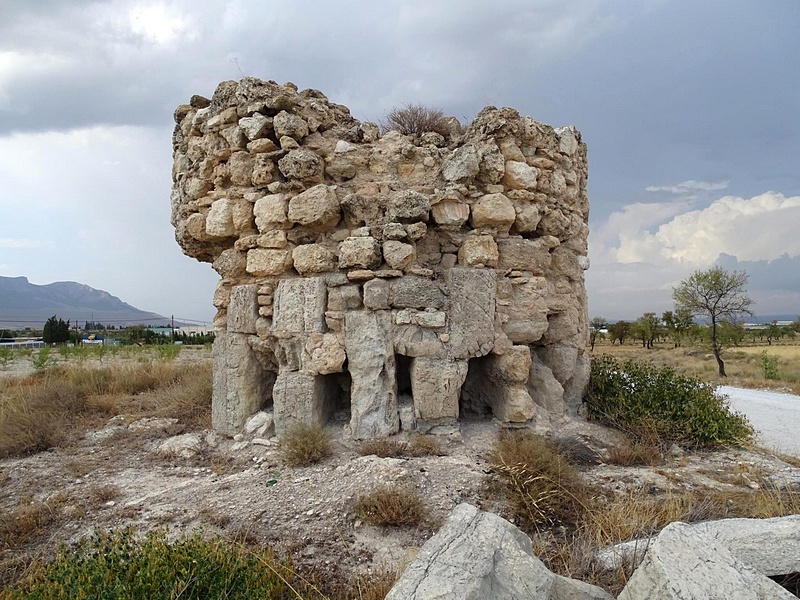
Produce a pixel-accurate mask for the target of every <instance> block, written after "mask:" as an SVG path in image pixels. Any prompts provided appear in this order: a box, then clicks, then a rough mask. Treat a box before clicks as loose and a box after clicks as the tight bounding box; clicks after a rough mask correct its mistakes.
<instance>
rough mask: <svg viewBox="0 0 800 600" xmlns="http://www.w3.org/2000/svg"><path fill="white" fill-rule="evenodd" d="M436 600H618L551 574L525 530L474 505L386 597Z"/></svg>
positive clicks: (458, 512) (453, 519) (448, 525)
mask: <svg viewBox="0 0 800 600" xmlns="http://www.w3.org/2000/svg"><path fill="white" fill-rule="evenodd" d="M687 597H688V596H687ZM434 599H435V600H490V599H491V600H522V599H525V600H546V599H553V600H556V599H558V600H567V599H571V600H613V599H612V596H610V595H609V594H607V593H606V592H604V591H603V590H601V589H600V588H598V587H595V586H592V585H589V584H588V583H583V582H581V581H576V580H574V579H567V578H566V577H561V576H559V575H555V574H553V573H551V572H550V571H549V570H548V569H547V567H545V566H544V564H543V563H542V562H541V561H540V560H539V559H538V558H536V557H535V556H534V555H533V552H532V550H531V541H530V539H529V538H528V537H527V536H526V535H525V534H524V533H522V531H520V530H519V529H517V528H516V527H515V526H514V525H512V524H511V523H509V522H508V521H506V520H505V519H502V518H501V517H498V516H497V515H494V514H491V513H485V512H481V511H479V510H478V509H477V508H475V507H474V506H471V505H469V504H459V505H458V506H457V507H456V508H455V509H454V510H453V512H452V513H451V514H450V516H449V517H448V518H447V521H446V522H445V524H444V525H443V526H442V528H441V529H440V530H439V532H438V533H437V534H436V535H435V536H433V537H432V538H431V539H430V540H428V541H427V542H426V543H425V545H424V546H423V547H422V549H421V550H420V552H419V554H418V555H417V557H416V558H415V559H414V561H413V562H412V563H411V564H410V565H409V566H408V568H407V569H406V570H405V572H404V573H403V574H402V576H401V577H400V579H399V580H398V582H397V583H396V584H395V585H394V587H393V588H392V589H391V591H390V592H389V593H388V594H387V596H386V600H434Z"/></svg>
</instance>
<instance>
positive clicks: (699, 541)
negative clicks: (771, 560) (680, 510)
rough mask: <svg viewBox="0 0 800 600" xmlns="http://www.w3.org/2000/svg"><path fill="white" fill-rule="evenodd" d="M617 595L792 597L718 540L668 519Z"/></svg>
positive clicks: (634, 598)
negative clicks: (736, 556) (734, 554)
mask: <svg viewBox="0 0 800 600" xmlns="http://www.w3.org/2000/svg"><path fill="white" fill-rule="evenodd" d="M619 598H620V600H639V599H640V598H654V599H656V600H671V599H675V600H678V599H680V598H698V599H705V598H707V599H709V600H710V599H712V598H726V599H730V600H745V599H748V600H750V599H752V600H757V599H758V600H760V599H762V598H764V599H766V598H770V599H775V600H781V599H784V598H785V599H786V600H790V599H791V598H795V596H794V595H792V594H791V593H789V592H788V591H787V590H785V589H784V588H782V587H781V586H780V585H778V584H777V583H775V582H774V581H772V580H770V579H768V578H767V577H766V576H765V575H763V574H761V573H758V572H757V571H755V570H754V569H752V568H750V567H748V566H747V565H745V564H743V563H742V562H740V561H739V560H737V559H736V558H735V557H734V556H733V554H731V552H730V550H728V548H726V547H725V546H724V544H723V543H721V542H720V541H718V540H716V539H714V538H712V537H711V536H701V535H699V534H698V533H697V531H696V530H694V529H693V528H692V526H691V525H688V524H686V523H670V524H669V525H667V526H666V527H665V528H664V529H663V530H662V531H661V533H660V534H659V535H658V537H657V538H656V539H655V541H654V542H652V544H651V545H650V547H649V548H648V549H647V554H646V555H645V557H644V560H643V561H642V563H641V565H639V567H638V568H637V569H636V571H634V573H633V575H632V576H631V577H630V579H629V580H628V583H627V585H626V586H625V588H624V589H623V590H622V593H621V594H620V595H619Z"/></svg>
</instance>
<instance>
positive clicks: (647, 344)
mask: <svg viewBox="0 0 800 600" xmlns="http://www.w3.org/2000/svg"><path fill="white" fill-rule="evenodd" d="M632 331H633V334H634V335H635V336H636V337H637V338H639V339H640V340H642V348H652V347H653V344H654V343H655V341H656V338H657V337H658V336H659V335H660V333H661V321H660V320H659V318H658V317H657V316H656V313H652V312H647V313H644V314H643V315H642V316H641V317H639V318H638V319H636V321H634V323H633V326H632Z"/></svg>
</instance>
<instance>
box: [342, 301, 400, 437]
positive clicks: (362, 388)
mask: <svg viewBox="0 0 800 600" xmlns="http://www.w3.org/2000/svg"><path fill="white" fill-rule="evenodd" d="M345 350H346V352H347V364H348V369H349V370H350V374H351V376H352V378H353V384H352V388H351V390H350V415H351V416H350V432H351V434H352V436H353V437H354V438H355V439H357V440H360V439H369V438H374V437H380V436H385V435H391V434H393V433H397V431H399V429H400V418H399V416H398V412H397V379H396V376H395V360H394V347H393V344H392V315H391V313H390V312H389V311H366V312H365V311H348V312H347V313H346V314H345Z"/></svg>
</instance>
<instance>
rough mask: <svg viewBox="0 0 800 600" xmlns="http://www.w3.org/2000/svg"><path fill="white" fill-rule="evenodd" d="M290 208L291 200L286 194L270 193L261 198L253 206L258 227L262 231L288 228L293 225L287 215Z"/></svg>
mask: <svg viewBox="0 0 800 600" xmlns="http://www.w3.org/2000/svg"><path fill="white" fill-rule="evenodd" d="M288 209H289V200H288V199H287V197H286V194H270V195H269V196H264V197H263V198H259V199H258V200H256V203H255V205H254V206H253V214H254V215H255V217H256V227H258V230H259V231H260V232H261V233H265V232H268V231H271V230H273V229H288V228H289V227H291V225H292V224H291V222H290V221H289V218H288V217H287V216H286V212H287V210H288Z"/></svg>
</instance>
